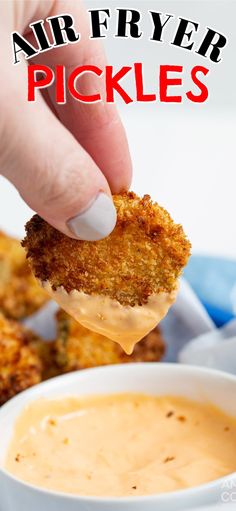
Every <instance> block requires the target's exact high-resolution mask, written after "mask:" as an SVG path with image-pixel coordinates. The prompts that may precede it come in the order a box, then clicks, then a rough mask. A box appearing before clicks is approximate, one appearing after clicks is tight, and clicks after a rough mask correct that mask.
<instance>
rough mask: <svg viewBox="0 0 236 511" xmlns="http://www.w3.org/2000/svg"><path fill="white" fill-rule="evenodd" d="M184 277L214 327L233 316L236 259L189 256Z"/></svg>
mask: <svg viewBox="0 0 236 511" xmlns="http://www.w3.org/2000/svg"><path fill="white" fill-rule="evenodd" d="M184 277H185V279H186V280H187V281H188V282H189V284H190V285H191V286H192V288H193V290H194V291H195V293H196V295H197V296H198V298H199V300H200V301H201V302H202V304H203V305H204V307H205V308H206V309H207V312H208V314H209V315H210V316H211V318H212V319H213V321H214V323H215V324H216V325H217V326H222V325H224V324H225V323H227V322H228V321H230V320H231V319H233V318H234V317H235V315H236V314H235V313H236V260H235V261H234V260H231V259H223V258H220V257H209V256H197V255H193V256H192V257H191V258H190V261H189V263H188V265H187V267H186V268H185V272H184Z"/></svg>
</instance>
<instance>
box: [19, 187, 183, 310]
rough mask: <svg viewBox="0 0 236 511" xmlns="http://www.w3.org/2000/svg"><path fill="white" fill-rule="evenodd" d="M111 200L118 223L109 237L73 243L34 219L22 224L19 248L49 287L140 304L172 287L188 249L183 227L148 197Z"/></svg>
mask: <svg viewBox="0 0 236 511" xmlns="http://www.w3.org/2000/svg"><path fill="white" fill-rule="evenodd" d="M113 199H114V204H115V206H116V209H117V224H116V227H115V229H114V230H113V232H112V233H111V234H110V235H109V236H108V237H107V238H105V239H103V240H100V241H95V242H91V241H90V242H89V241H80V240H75V239H72V238H69V237H68V236H65V235H64V234H62V233H61V232H59V231H57V230H56V229H54V228H53V227H51V226H50V225H49V224H47V223H46V222H45V221H44V220H43V219H42V218H40V217H39V216H38V215H35V216H34V217H33V218H32V219H31V220H30V221H29V222H28V223H27V225H26V232H27V236H26V238H25V240H24V242H23V246H24V247H25V248H26V251H27V257H28V258H29V260H30V263H31V266H32V269H33V271H34V273H35V275H36V277H38V278H39V279H40V280H41V281H47V280H48V281H49V282H50V284H51V285H52V287H53V289H57V288H58V287H60V286H63V287H64V289H65V290H66V291H67V292H68V293H69V292H70V291H71V290H73V289H76V290H78V291H83V292H84V293H87V294H90V295H91V294H99V295H106V296H109V297H110V298H112V299H115V300H117V301H118V302H120V303H121V304H122V305H131V306H134V305H142V304H144V303H146V302H147V301H148V297H149V296H150V295H152V294H153V293H161V292H170V291H172V290H173V289H175V288H176V280H177V279H178V277H179V276H180V274H181V271H182V269H183V267H184V266H185V265H186V263H187V261H188V258H189V254H190V246H191V245H190V243H189V241H188V240H187V239H186V236H185V234H184V232H183V228H182V227H181V225H176V224H175V223H174V222H173V220H172V219H171V217H170V215H169V213H167V211H165V209H163V208H162V207H160V206H159V205H158V204H156V203H153V202H152V201H151V199H150V197H149V196H148V195H145V196H144V197H143V198H142V199H140V198H139V197H138V196H137V195H135V194H134V193H132V192H130V193H123V194H121V195H114V197H113Z"/></svg>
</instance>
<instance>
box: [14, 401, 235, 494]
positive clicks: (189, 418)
mask: <svg viewBox="0 0 236 511" xmlns="http://www.w3.org/2000/svg"><path fill="white" fill-rule="evenodd" d="M235 452H236V420H235V419H233V418H231V417H228V416H227V415H225V414H224V413H222V412H221V411H220V410H218V409H217V408H215V407H213V406H211V405H204V404H198V403H195V402H192V401H189V400H186V399H184V398H180V397H170V396H162V397H153V396H146V395H140V394H120V395H108V396H97V397H96V396H95V397H84V398H81V399H79V398H75V397H65V398H59V399H57V400H46V399H41V400H38V401H35V402H33V403H31V404H30V405H28V406H27V408H26V409H25V410H24V411H23V412H22V414H21V416H20V417H19V418H18V420H17V422H16V425H15V430H14V435H13V438H12V441H11V444H10V447H9V450H8V453H7V458H6V462H5V468H6V469H7V470H8V471H9V472H10V473H12V474H14V475H15V476H16V477H18V478H19V479H22V480H24V481H27V482H29V483H31V484H34V485H36V486H40V487H44V488H48V489H50V490H58V491H60V492H65V493H72V494H79V495H94V496H107V497H108V496H116V497H122V496H135V495H148V494H154V493H161V492H170V491H173V490H178V489H183V488H188V487H191V486H196V485H199V484H202V483H206V482H208V481H211V480H214V479H216V478H219V477H222V476H224V475H226V474H229V473H231V472H234V471H235V470H236V457H235Z"/></svg>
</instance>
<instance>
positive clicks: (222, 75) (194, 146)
mask: <svg viewBox="0 0 236 511" xmlns="http://www.w3.org/2000/svg"><path fill="white" fill-rule="evenodd" d="M86 4H87V5H88V7H89V8H95V7H100V8H107V7H111V12H112V16H111V21H110V31H109V36H108V37H107V39H104V44H105V47H106V51H107V55H108V60H109V63H110V64H114V65H115V66H117V69H118V68H119V67H121V66H122V65H129V64H132V63H133V62H135V61H139V62H143V63H144V70H145V87H146V89H147V92H157V83H158V66H159V65H160V64H178V65H183V66H184V68H185V76H184V86H183V90H188V85H189V82H188V73H189V70H190V69H191V68H192V67H193V66H194V65H198V64H200V65H205V66H206V67H208V68H209V69H210V72H209V75H208V77H206V82H207V84H208V86H209V91H210V97H209V100H208V101H207V102H206V103H204V104H190V103H189V102H187V101H186V102H185V103H184V104H182V105H163V104H160V103H158V102H156V103H152V104H150V105H147V104H143V105H138V104H137V103H134V104H131V105H128V106H126V105H125V106H123V105H122V104H121V103H120V102H119V105H118V106H119V109H120V112H121V116H122V118H123V121H124V124H125V126H126V130H127V134H128V139H129V144H130V150H131V154H132V159H133V168H134V179H133V184H132V188H133V189H134V190H135V191H137V192H138V193H139V194H144V193H149V194H150V195H151V196H152V197H153V198H154V199H156V200H157V201H158V202H159V203H160V204H162V205H163V206H165V207H166V208H167V209H168V210H169V211H170V213H171V214H172V216H173V217H174V219H175V220H176V221H178V222H181V223H182V224H183V226H184V228H185V230H186V232H187V233H188V235H189V237H190V239H191V241H192V244H193V252H195V253H196V252H201V253H202V252H203V253H210V254H216V255H225V256H228V257H236V241H235V234H236V228H235V217H236V215H235V212H236V206H235V194H236V177H235V176H236V169H235V146H236V129H235V128H236V98H235V90H236V73H235V52H236V30H235V20H236V2H235V1H232V0H230V1H229V0H223V1H215V0H210V1H209V0H208V1H207V0H205V1H201V0H198V1H194V0H186V1H178V0H176V1H168V0H166V1H160V2H159V1H149V0H146V1H144V0H143V1H142V2H138V1H134V0H127V1H125V2H124V1H122V0H121V1H119V7H124V6H125V7H127V8H128V7H130V8H137V9H139V10H141V11H142V23H141V28H142V30H143V37H142V38H141V39H140V40H138V41H137V40H135V41H134V40H130V39H126V40H121V39H117V38H114V37H113V35H112V33H113V32H114V31H115V25H116V22H117V18H116V14H115V12H116V11H115V8H116V7H117V5H118V2H117V1H116V0H114V1H111V0H103V2H101V1H98V0H92V1H91V0H90V1H87V2H86ZM148 9H153V10H156V11H159V12H163V13H168V14H174V15H175V18H174V19H173V22H172V24H170V25H169V28H168V30H167V32H166V36H165V38H164V39H165V41H164V42H163V43H155V42H151V41H149V38H150V35H151V29H152V25H151V21H150V17H149V15H148ZM178 15H181V16H183V17H187V18H189V19H190V20H193V21H197V22H199V23H200V29H199V32H198V33H196V35H194V40H195V41H196V49H197V43H198V44H199V42H200V41H201V39H202V36H203V34H204V32H205V27H206V26H209V27H211V28H215V29H216V30H219V31H220V32H221V33H223V34H224V35H226V36H227V37H228V45H227V47H226V48H225V50H224V51H223V53H222V55H223V60H222V62H221V63H219V64H213V63H210V62H209V60H208V59H204V58H203V57H200V56H199V55H197V54H196V53H194V51H193V52H192V51H191V52H190V51H187V50H183V49H179V48H176V47H174V46H171V45H170V44H169V41H170V40H172V39H173V37H174V33H175V29H176V27H177V16H178ZM78 29H79V27H78ZM185 80H186V81H185ZM185 84H186V85H185ZM123 85H124V86H125V87H126V86H127V90H130V91H131V92H132V85H130V84H129V80H127V79H125V80H124V81H123ZM104 150H105V148H104ZM111 165H112V162H111ZM30 215H31V211H30V210H29V209H28V208H27V206H26V205H25V204H23V202H22V201H21V199H20V198H19V196H18V194H17V192H16V191H15V190H14V189H13V188H12V187H11V186H10V185H9V184H8V183H7V182H6V181H5V180H4V179H3V178H1V177H0V228H4V229H7V230H8V231H9V232H10V233H12V234H17V235H19V236H23V233H24V228H23V226H24V223H25V221H26V220H27V219H28V218H29V217H30Z"/></svg>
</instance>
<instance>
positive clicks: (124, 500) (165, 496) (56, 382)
mask: <svg viewBox="0 0 236 511" xmlns="http://www.w3.org/2000/svg"><path fill="white" fill-rule="evenodd" d="M146 365H147V363H133V364H117V365H115V366H114V365H110V366H100V367H94V368H89V369H84V370H83V371H75V372H73V373H69V374H65V375H61V376H56V377H54V378H51V379H50V380H47V381H45V382H42V383H39V384H38V385H35V386H34V387H31V388H30V389H27V390H25V391H23V392H21V393H20V394H18V395H17V396H15V397H13V398H12V399H10V400H9V401H8V402H7V403H6V404H4V405H3V406H2V407H1V409H0V420H1V415H7V412H8V408H10V407H12V405H13V404H14V403H15V402H17V401H20V400H21V398H22V397H23V396H26V395H28V396H29V397H30V396H31V395H32V396H33V395H34V394H35V393H36V394H37V389H39V388H41V389H44V388H47V387H59V386H60V384H63V381H66V380H70V379H76V376H77V375H78V374H81V373H88V372H91V373H92V372H94V371H96V372H97V371H104V370H105V371H111V370H112V371H114V370H118V371H119V368H121V367H123V366H125V367H129V368H132V367H135V368H138V367H142V366H146ZM148 365H149V366H156V367H157V369H158V370H160V371H163V372H164V371H165V370H166V369H168V370H169V369H173V370H175V371H176V370H177V371H179V372H180V373H181V371H184V372H185V374H186V373H191V374H193V373H195V374H199V375H201V374H203V375H204V374H205V375H209V376H216V377H219V378H223V379H224V380H228V381H229V382H234V383H236V376H234V375H232V374H229V373H226V372H224V371H219V370H216V369H208V368H203V367H199V366H193V365H191V366H187V365H185V364H176V363H164V362H163V363H161V364H160V363H158V362H150V363H148ZM114 394H116V392H114ZM0 473H2V474H3V475H4V476H5V477H8V478H10V479H11V480H12V481H15V482H16V483H17V484H19V485H21V486H22V487H25V488H26V489H27V488H31V489H33V490H34V491H35V492H37V493H39V494H40V493H43V494H44V495H48V496H56V497H62V498H67V499H70V500H74V501H77V502H78V503H79V502H81V501H83V502H84V503H86V502H87V503H93V502H99V503H101V504H102V503H103V502H104V503H107V502H109V503H110V504H111V505H112V504H114V503H117V502H120V503H121V504H128V503H136V502H139V503H140V502H143V503H145V502H148V501H151V500H153V499H155V498H160V497H161V499H162V501H163V502H164V501H165V500H168V501H169V500H170V499H171V500H175V499H176V498H178V497H181V496H184V495H188V497H192V498H193V499H194V497H195V496H196V497H197V496H198V494H199V492H200V491H204V490H205V491H207V490H211V488H213V487H214V486H215V485H216V483H218V484H221V483H222V484H223V483H224V482H225V481H227V480H228V479H230V480H232V478H236V472H233V473H230V474H227V475H226V476H224V477H221V478H218V479H214V480H213V481H210V482H208V483H204V484H201V485H198V486H193V487H191V488H187V489H183V490H177V491H172V492H165V493H158V494H155V493H153V494H150V495H144V496H137V497H133V496H130V497H99V496H98V497H96V496H86V495H76V494H71V493H65V492H58V491H54V490H48V489H45V488H43V487H40V486H35V485H33V484H29V483H27V482H25V481H23V480H21V479H18V478H16V477H15V476H13V475H12V474H11V473H10V472H8V471H7V470H5V469H4V468H3V467H1V466H0Z"/></svg>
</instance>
